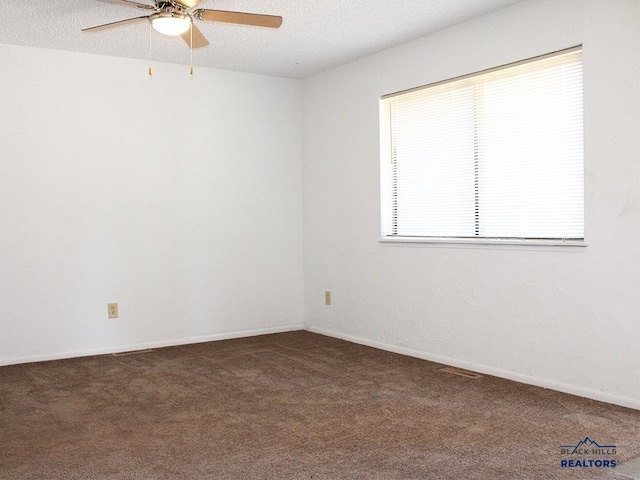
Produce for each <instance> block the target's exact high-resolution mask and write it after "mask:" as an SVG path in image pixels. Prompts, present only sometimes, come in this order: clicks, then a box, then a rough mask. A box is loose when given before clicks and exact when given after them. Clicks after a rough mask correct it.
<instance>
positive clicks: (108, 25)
mask: <svg viewBox="0 0 640 480" xmlns="http://www.w3.org/2000/svg"><path fill="white" fill-rule="evenodd" d="M148 18H149V15H146V16H144V17H135V18H128V19H126V20H120V21H119V22H111V23H105V24H104V25H97V26H95V27H89V28H83V29H82V31H83V32H91V31H96V30H102V29H107V28H112V27H120V26H122V25H126V24H127V23H134V22H139V21H141V20H147V19H148Z"/></svg>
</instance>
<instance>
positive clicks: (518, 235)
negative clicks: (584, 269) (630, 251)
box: [380, 48, 584, 241]
mask: <svg viewBox="0 0 640 480" xmlns="http://www.w3.org/2000/svg"><path fill="white" fill-rule="evenodd" d="M582 90H583V89H582V49H581V48H573V49H570V50H565V51H562V52H557V53H554V54H551V55H546V56H544V57H538V58H535V59H532V60H527V61H524V62H519V63H517V64H512V65H508V66H506V67H501V68H497V69H492V70H488V71H484V72H480V73H477V74H474V75H468V76H465V77H461V78H458V79H453V80H450V81H445V82H440V83H437V84H433V85H427V86H425V87H420V88H417V89H413V90H410V91H406V92H401V93H398V94H392V95H387V96H385V97H383V98H382V99H381V101H380V107H381V108H380V115H381V122H380V123H381V157H382V175H381V180H382V181H381V184H382V185H381V188H382V217H383V218H382V235H383V238H387V239H393V238H397V239H402V238H406V239H410V238H417V239H425V238H432V239H433V238H437V239H482V240H484V239H495V240H496V241H500V240H509V239H512V240H525V241H526V240H533V241H535V240H541V241H545V240H556V241H558V240H560V241H567V240H568V241H572V240H582V239H584V178H583V177H584V173H583V170H584V159H583V105H582V104H583V101H582V99H583V92H582Z"/></svg>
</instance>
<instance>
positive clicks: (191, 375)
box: [0, 332, 640, 480]
mask: <svg viewBox="0 0 640 480" xmlns="http://www.w3.org/2000/svg"><path fill="white" fill-rule="evenodd" d="M440 367H441V365H437V364H434V363H430V362H426V361H423V360H418V359H415V358H410V357H404V356H401V355H396V354H392V353H388V352H383V351H379V350H375V349H372V348H368V347H363V346H360V345H354V344H351V343H348V342H343V341H340V340H336V339H332V338H327V337H323V336H320V335H315V334H312V333H308V332H291V333H285V334H278V335H266V336H261V337H253V338H246V339H238V340H229V341H221V342H212V343H204V344H199V345H189V346H181V347H172V348H165V349H160V350H155V351H153V352H150V353H141V354H136V355H129V356H111V355H109V356H95V357H85V358H79V359H71V360H61V361H55V362H44V363H33V364H25V365H14V366H9V367H2V368H0V478H2V479H10V480H13V479H51V480H55V479H385V480H390V479H495V480H498V479H510V480H511V479H556V478H604V479H624V478H626V477H623V476H621V475H620V474H616V470H615V469H610V468H600V469H596V468H573V469H566V468H561V467H560V461H561V459H563V458H566V457H563V456H562V455H561V454H560V446H561V445H576V444H577V443H578V442H579V441H580V440H583V439H584V438H585V437H587V436H588V437H589V438H591V439H593V440H595V441H597V442H598V443H600V444H601V445H603V444H607V445H616V446H617V453H616V454H615V455H613V456H611V455H610V456H608V457H607V458H611V459H616V461H618V462H623V461H625V460H628V459H631V458H633V457H637V456H638V455H640V411H635V410H631V409H625V408H621V407H615V406H611V405H607V404H603V403H599V402H595V401H591V400H586V399H583V398H579V397H574V396H571V395H565V394H561V393H557V392H554V391H550V390H545V389H542V388H537V387H532V386H527V385H522V384H518V383H514V382H510V381H507V380H502V379H499V378H494V377H487V376H485V377H482V378H480V379H476V380H473V379H467V378H463V377H459V376H455V375H450V374H446V373H443V372H440V371H438V368H440Z"/></svg>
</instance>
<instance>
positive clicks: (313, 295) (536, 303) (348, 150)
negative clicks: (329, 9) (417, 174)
mask: <svg viewBox="0 0 640 480" xmlns="http://www.w3.org/2000/svg"><path fill="white" fill-rule="evenodd" d="M639 24H640V23H639V19H638V1H637V0H537V1H533V0H532V1H526V2H523V3H520V4H517V5H515V6H513V7H511V8H508V9H506V10H502V11H498V12H495V13H492V14H490V15H487V16H485V17H481V18H478V19H476V20H473V21H470V22H468V23H465V24H461V25H458V26H455V27H453V28H450V29H447V30H444V31H441V32H438V33H436V34H433V35H430V36H428V37H426V38H423V39H420V40H418V41H415V42H411V43H409V44H406V45H403V46H400V47H398V48H395V49H392V50H388V51H385V52H382V53H379V54H376V55H374V56H371V57H368V58H366V59H363V60H360V61H357V62H355V63H352V64H349V65H346V66H343V67H340V68H338V69H335V70H332V71H329V72H325V73H323V74H319V75H316V76H314V77H311V78H308V79H306V80H305V81H304V82H303V101H304V130H303V135H304V187H303V189H304V225H305V229H304V258H305V261H304V269H305V322H306V323H307V325H308V326H309V328H310V329H312V330H314V331H318V332H323V333H326V334H330V335H335V336H339V337H343V338H347V339H350V340H354V341H358V342H362V343H366V344H370V345H375V346H379V347H382V348H387V349H390V350H396V351H400V352H404V353H409V354H412V355H416V356H421V357H424V358H430V359H435V360H438V361H442V362H444V363H449V364H453V365H457V366H462V367H467V368H472V369H474V370H480V371H483V372H487V373H492V374H496V375H500V376H504V377H507V378H513V379H516V380H520V381H524V382H529V383H533V384H538V385H544V386H548V387H551V388H555V389H558V390H563V391H568V392H573V393H577V394H580V395H584V396H588V397H592V398H597V399H601V400H605V401H609V402H613V403H618V404H621V405H628V406H633V407H636V408H640V280H639V278H640V275H639V272H640V247H638V241H639V238H640V158H639V157H640V155H639V154H640V108H639V107H640V98H639V93H638V85H639V83H638V82H639V79H638V63H639V52H638V46H639V42H638V30H639V29H638V25H639ZM578 44H583V45H584V68H585V135H586V139H585V167H586V179H585V183H586V230H587V233H586V240H587V243H588V247H586V248H582V249H580V248H560V247H537V248H536V247H529V248H520V247H499V246H495V247H489V246H455V245H440V246H435V245H402V246H398V245H388V244H380V243H378V239H379V237H380V226H379V224H380V220H379V149H378V99H379V97H380V96H381V95H383V94H386V93H391V92H396V91H399V90H403V89H407V88H411V87H415V86H418V85H424V84H428V83H432V82H436V81H439V80H444V79H448V78H452V77H455V76H458V75H463V74H467V73H472V72H475V71H478V70H482V69H485V68H489V67H494V66H498V65H502V64H505V63H509V62H513V61H517V60H521V59H525V58H529V57H533V56H536V55H540V54H544V53H548V52H551V51H555V50H559V49H563V48H567V47H571V46H574V45H578ZM324 290H331V291H332V292H333V305H332V306H325V305H324V296H323V291H324Z"/></svg>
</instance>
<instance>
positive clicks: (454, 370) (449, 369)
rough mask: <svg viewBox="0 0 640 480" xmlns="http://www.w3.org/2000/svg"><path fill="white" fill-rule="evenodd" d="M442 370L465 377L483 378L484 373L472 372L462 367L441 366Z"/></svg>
mask: <svg viewBox="0 0 640 480" xmlns="http://www.w3.org/2000/svg"><path fill="white" fill-rule="evenodd" d="M440 371H441V372H445V373H450V374H452V375H458V376H460V377H465V378H482V375H480V374H479V373H476V372H470V371H469V370H462V369H461V368H454V367H444V368H441V369H440Z"/></svg>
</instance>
